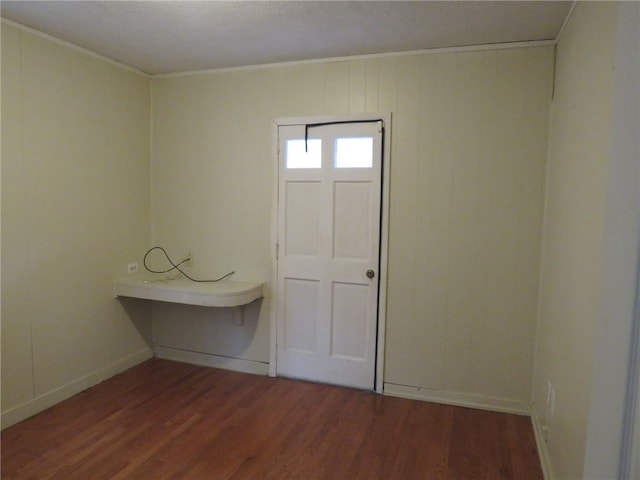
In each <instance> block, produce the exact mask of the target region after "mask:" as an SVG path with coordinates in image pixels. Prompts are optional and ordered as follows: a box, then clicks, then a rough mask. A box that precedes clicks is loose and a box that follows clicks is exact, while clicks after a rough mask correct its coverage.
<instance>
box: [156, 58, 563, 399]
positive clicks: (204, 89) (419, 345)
mask: <svg viewBox="0 0 640 480" xmlns="http://www.w3.org/2000/svg"><path fill="white" fill-rule="evenodd" d="M552 67H553V49H552V47H536V48H521V49H503V50H487V51H477V52H463V53H442V54H426V55H407V56H398V57H389V58H374V59H367V60H364V59H358V60H351V61H338V62H327V63H313V64H301V65H295V66H286V67H273V68H263V69H253V70H244V71H242V70H240V71H233V72H218V73H212V74H203V75H198V76H185V77H168V78H158V79H154V82H153V163H152V185H153V194H152V205H153V207H152V225H153V241H154V243H155V244H159V245H164V246H165V247H167V248H168V249H169V251H170V252H174V253H175V255H176V256H178V257H179V256H180V255H181V254H182V252H187V251H191V252H193V253H194V255H195V268H194V272H196V273H198V274H200V275H206V276H215V275H219V274H222V273H226V272H227V271H229V270H232V269H235V270H236V271H237V274H236V277H237V278H245V279H256V280H265V281H267V282H269V281H270V279H271V276H272V272H271V269H272V255H273V248H272V245H271V223H272V200H273V196H274V185H275V178H274V173H275V160H274V158H273V154H272V143H273V138H272V129H271V125H272V120H273V119H274V118H277V117H291V116H309V115H329V114H345V113H363V112H391V113H392V115H393V121H392V124H393V129H392V132H390V133H391V142H392V143H391V148H392V154H391V177H390V180H391V187H390V195H391V200H390V232H389V236H390V238H389V240H390V242H389V245H390V247H389V248H390V250H389V288H388V310H387V343H386V369H385V382H387V385H386V388H387V390H388V391H393V392H395V393H396V394H402V395H413V396H418V397H422V398H426V397H429V396H430V397H432V398H433V397H439V396H442V398H443V399H445V400H447V399H448V400H452V399H453V398H454V397H453V396H455V399H457V400H461V401H463V402H466V403H479V404H486V405H490V406H494V407H496V406H499V407H504V408H515V409H523V410H526V409H527V408H528V407H527V404H528V402H529V400H530V385H531V371H532V365H533V348H534V336H535V322H536V302H537V285H538V264H539V256H540V239H541V222H542V205H543V185H544V170H545V158H546V143H547V138H546V134H547V125H548V111H549V110H548V109H549V99H550V94H551V75H552ZM272 288H273V286H272V285H268V287H267V292H268V293H267V298H266V299H265V301H264V302H263V304H262V306H261V309H260V313H259V318H258V313H257V312H255V315H254V317H255V318H254V319H253V322H252V323H250V324H249V325H248V326H245V327H238V326H236V325H233V322H232V321H231V318H230V316H229V315H227V314H225V313H224V312H206V311H202V309H200V310H198V309H189V308H181V307H173V306H168V305H157V306H154V320H153V321H154V341H155V343H156V344H157V345H162V346H167V347H173V348H176V349H185V350H189V349H191V350H195V351H199V352H205V353H209V354H216V355H223V356H231V357H234V358H239V359H243V360H249V361H256V362H268V360H269V337H268V321H269V317H268V315H269V301H270V296H271V294H272Z"/></svg>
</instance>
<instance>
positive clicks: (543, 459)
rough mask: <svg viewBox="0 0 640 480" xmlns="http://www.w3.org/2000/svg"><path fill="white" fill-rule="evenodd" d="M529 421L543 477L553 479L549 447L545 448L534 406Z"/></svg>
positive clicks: (545, 443) (543, 436) (546, 479)
mask: <svg viewBox="0 0 640 480" xmlns="http://www.w3.org/2000/svg"><path fill="white" fill-rule="evenodd" d="M531 422H532V423H533V433H534V435H535V437H536V445H537V447H538V455H539V456H540V466H541V467H542V473H543V475H544V478H545V480H555V478H556V476H555V474H554V472H553V466H552V464H551V457H550V455H549V449H548V448H547V442H546V441H545V439H544V438H545V435H544V432H543V429H542V424H541V423H540V420H539V419H538V416H537V415H536V409H535V408H533V409H532V412H531Z"/></svg>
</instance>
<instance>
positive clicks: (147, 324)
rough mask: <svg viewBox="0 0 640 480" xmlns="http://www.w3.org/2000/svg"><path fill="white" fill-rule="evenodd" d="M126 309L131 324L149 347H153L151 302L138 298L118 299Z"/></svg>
mask: <svg viewBox="0 0 640 480" xmlns="http://www.w3.org/2000/svg"><path fill="white" fill-rule="evenodd" d="M116 301H117V302H118V303H120V305H121V306H122V308H123V309H124V311H125V313H126V315H127V317H129V320H131V324H132V325H133V326H134V327H135V329H136V330H137V331H138V333H139V334H140V337H141V338H142V339H143V340H144V343H145V344H146V345H147V346H148V347H149V349H151V348H152V346H153V338H152V337H153V335H152V329H151V302H150V301H149V300H140V299H137V298H127V297H118V298H117V299H116Z"/></svg>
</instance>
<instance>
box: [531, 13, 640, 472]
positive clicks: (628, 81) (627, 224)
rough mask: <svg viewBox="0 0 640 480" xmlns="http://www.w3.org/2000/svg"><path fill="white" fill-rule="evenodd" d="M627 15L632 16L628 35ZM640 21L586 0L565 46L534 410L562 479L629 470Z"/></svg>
mask: <svg viewBox="0 0 640 480" xmlns="http://www.w3.org/2000/svg"><path fill="white" fill-rule="evenodd" d="M618 15H622V16H623V18H624V17H628V16H629V15H631V17H630V18H631V19H632V20H630V21H628V22H626V23H627V25H628V26H630V30H629V31H628V32H625V34H624V39H620V38H618V39H617V37H618V36H619V35H618V33H619V32H618V27H617V25H618ZM634 19H635V20H634ZM637 20H638V8H637V4H636V5H633V4H631V3H630V4H628V5H624V6H623V7H620V6H619V5H618V4H616V3H614V2H594V3H591V2H580V3H578V4H577V6H576V8H575V11H574V13H573V15H572V17H571V19H570V21H569V23H568V24H567V26H566V29H565V31H564V32H563V34H562V36H561V38H560V41H559V44H558V47H557V59H556V83H555V96H554V99H553V104H552V119H551V127H550V147H549V170H548V174H547V187H546V190H547V193H546V216H545V226H544V242H543V255H542V276H541V292H540V307H539V310H540V313H539V333H538V344H537V352H536V368H535V372H536V373H535V378H534V402H535V405H534V409H535V415H536V418H537V421H538V422H539V424H540V425H543V426H547V427H548V440H547V443H546V449H547V451H546V453H547V455H548V458H549V460H550V464H551V469H552V470H554V471H555V474H556V476H557V478H562V479H564V478H566V479H573V478H582V477H583V476H584V477H585V478H621V477H619V476H618V471H617V468H618V461H619V457H618V455H619V452H620V450H621V438H622V430H623V425H622V423H623V409H624V396H625V393H626V382H627V377H626V372H627V367H626V365H627V362H628V358H629V347H630V342H629V337H630V333H631V324H632V318H633V304H634V298H635V295H634V294H635V292H634V284H635V276H636V261H635V259H636V256H637V245H638V243H637V242H638V217H637V205H638V203H637V202H638V198H639V194H640V188H639V186H638V141H637V135H638V108H639V106H638V104H637V101H638V90H637V89H638V87H639V86H638V71H637V64H638V63H637V62H638V61H637V55H638V50H637V48H638V45H639V43H638V40H639V36H638V23H637ZM634 22H635V23H634ZM627 30H628V29H627ZM629 33H630V34H631V36H629ZM632 59H633V60H632ZM629 62H631V63H629ZM632 65H635V67H632ZM634 102H635V103H634ZM634 118H635V120H634ZM634 145H635V147H634ZM634 148H635V150H634ZM547 381H549V382H550V383H551V385H552V386H553V388H554V390H555V408H554V409H553V411H552V409H551V408H550V406H549V405H547ZM588 445H590V447H588V448H587V446H588Z"/></svg>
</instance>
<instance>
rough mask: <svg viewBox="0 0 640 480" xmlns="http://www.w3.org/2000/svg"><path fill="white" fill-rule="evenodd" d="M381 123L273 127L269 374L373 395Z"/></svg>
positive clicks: (302, 123) (377, 299) (376, 361)
mask: <svg viewBox="0 0 640 480" xmlns="http://www.w3.org/2000/svg"><path fill="white" fill-rule="evenodd" d="M378 118H380V117H378ZM340 121H342V122H344V121H345V120H344V119H340ZM306 123H307V124H308V123H313V122H312V121H310V122H306ZM383 125H384V122H383V121H370V120H369V121H367V123H363V122H356V123H351V122H349V123H338V124H328V125H322V126H316V127H312V128H309V129H308V133H305V132H306V129H305V123H304V122H301V123H300V124H297V125H294V124H290V125H282V124H280V125H279V126H278V127H277V135H278V200H277V240H276V241H277V247H278V248H277V250H278V253H277V259H276V266H277V274H276V290H277V293H276V301H275V304H276V305H275V323H276V325H275V328H276V333H275V338H274V339H273V340H275V343H276V345H275V349H276V352H275V353H276V355H275V356H276V358H275V359H274V360H275V362H276V367H275V372H273V371H272V373H275V374H278V375H285V376H291V377H296V378H304V379H309V380H314V381H321V382H327V383H334V384H341V385H349V386H354V387H358V388H366V389H373V388H374V382H375V375H376V363H381V359H382V356H381V354H382V352H380V351H378V352H377V353H378V354H379V356H378V357H376V347H377V342H378V335H380V334H382V332H383V329H381V328H378V327H379V325H378V313H379V311H380V308H379V307H380V302H379V295H378V294H379V287H380V279H381V275H380V274H381V272H380V271H379V270H380V264H381V262H380V259H381V255H380V254H381V249H380V248H381V235H380V232H381V230H380V229H381V205H382V197H383V196H382V169H383V162H382V159H383V135H384V130H383ZM306 134H307V135H308V138H307V139H306V140H305V138H306V137H305V135H306ZM305 145H306V147H307V149H308V153H305ZM349 147H355V150H351V149H350V148H349ZM363 152H366V155H364V156H363V157H362V158H360V159H359V160H358V158H359V156H362V155H363ZM345 154H346V155H345ZM354 161H355V163H352V162H354ZM382 239H383V241H384V236H382ZM385 247H386V242H385ZM383 253H386V251H385V252H383ZM384 257H385V259H386V255H384ZM383 270H384V269H383ZM368 274H369V276H368ZM371 274H373V276H371ZM383 298H384V295H381V299H382V300H383ZM272 359H273V356H272ZM379 380H380V379H379ZM375 384H377V385H379V386H381V381H378V382H375Z"/></svg>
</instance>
